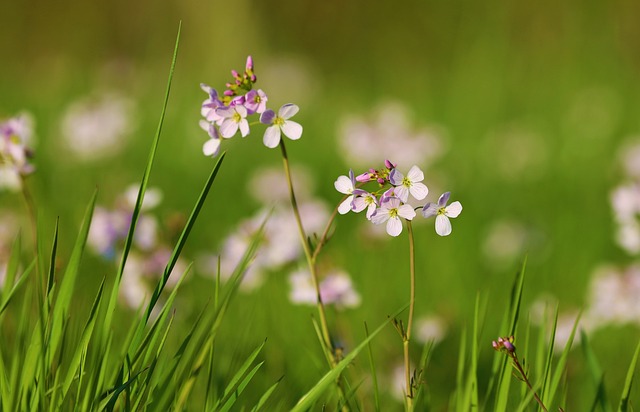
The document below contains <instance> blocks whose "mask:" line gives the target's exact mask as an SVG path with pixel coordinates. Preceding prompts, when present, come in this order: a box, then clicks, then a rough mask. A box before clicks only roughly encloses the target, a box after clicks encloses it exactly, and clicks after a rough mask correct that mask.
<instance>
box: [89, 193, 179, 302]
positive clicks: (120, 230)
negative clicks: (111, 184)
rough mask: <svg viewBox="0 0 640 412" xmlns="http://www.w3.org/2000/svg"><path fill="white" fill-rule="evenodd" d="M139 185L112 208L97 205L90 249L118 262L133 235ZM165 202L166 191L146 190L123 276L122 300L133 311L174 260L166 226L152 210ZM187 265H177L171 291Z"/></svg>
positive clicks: (145, 298) (173, 273)
mask: <svg viewBox="0 0 640 412" xmlns="http://www.w3.org/2000/svg"><path fill="white" fill-rule="evenodd" d="M138 190H139V186H138V185H132V186H130V187H129V188H127V190H126V191H125V192H124V193H123V194H122V195H121V196H120V197H118V199H117V200H116V202H115V203H116V205H115V207H114V208H112V209H108V208H105V207H103V206H97V207H96V210H95V212H94V216H93V221H92V223H91V228H90V230H89V238H88V240H87V243H88V245H89V247H90V248H91V249H92V250H93V251H94V252H95V253H97V254H98V255H100V256H102V257H103V258H104V259H106V260H109V261H112V262H114V263H117V260H118V258H119V256H120V253H121V249H122V247H123V246H124V241H125V239H126V237H127V234H128V232H129V226H130V224H131V216H132V213H133V210H134V208H135V204H136V200H137V197H138ZM161 201H162V192H161V191H160V190H159V189H156V188H149V189H147V191H146V194H145V197H144V201H143V202H142V206H141V208H140V215H139V216H138V222H137V225H136V230H135V232H134V237H133V245H132V249H131V252H130V253H129V256H128V258H127V263H126V265H125V268H124V273H123V275H122V285H121V287H120V298H121V299H122V301H123V302H124V303H125V304H126V305H127V306H128V307H130V308H132V309H138V308H139V307H140V306H141V305H142V304H143V303H145V302H147V298H148V297H149V296H151V293H152V292H153V289H154V288H155V286H156V284H157V283H158V281H159V280H160V279H161V277H162V275H163V273H164V269H165V266H166V264H167V263H168V262H169V259H170V257H171V248H169V246H167V245H166V244H164V243H163V242H162V237H161V229H162V226H161V224H160V222H159V220H158V218H157V217H156V216H155V215H153V214H151V211H152V210H153V209H154V208H155V207H157V206H158V205H159V204H160V202H161ZM185 268H186V265H185V263H184V260H183V259H179V260H178V262H176V265H175V267H174V268H173V271H172V272H171V275H170V276H169V279H168V280H167V284H166V287H167V290H171V288H172V287H173V286H174V285H175V283H176V282H177V280H178V278H179V276H180V275H181V274H182V273H183V272H184V270H185Z"/></svg>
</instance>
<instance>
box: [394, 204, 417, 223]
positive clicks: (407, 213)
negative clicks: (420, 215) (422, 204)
mask: <svg viewBox="0 0 640 412" xmlns="http://www.w3.org/2000/svg"><path fill="white" fill-rule="evenodd" d="M398 216H400V217H403V218H405V219H407V220H411V219H413V218H414V217H416V211H415V210H413V207H411V205H402V206H400V207H399V208H398Z"/></svg>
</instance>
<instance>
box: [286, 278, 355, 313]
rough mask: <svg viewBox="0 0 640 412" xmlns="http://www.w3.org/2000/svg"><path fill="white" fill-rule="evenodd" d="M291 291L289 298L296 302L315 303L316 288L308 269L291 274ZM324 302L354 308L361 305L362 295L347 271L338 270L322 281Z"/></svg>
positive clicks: (321, 292)
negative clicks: (354, 287) (357, 290)
mask: <svg viewBox="0 0 640 412" xmlns="http://www.w3.org/2000/svg"><path fill="white" fill-rule="evenodd" d="M289 283H291V292H290V293H289V299H290V300H291V302H292V303H294V304H306V305H315V304H316V303H317V296H316V290H315V288H314V286H313V279H312V278H311V274H310V273H309V271H307V270H299V271H296V272H294V273H292V274H291V275H290V276H289ZM320 296H321V297H322V303H324V304H326V305H335V306H336V307H337V308H354V307H357V306H359V305H360V300H361V299H360V295H359V294H358V292H356V291H355V290H354V289H353V284H352V282H351V278H350V277H349V275H348V274H347V273H346V272H343V271H336V272H332V273H330V274H328V275H327V276H326V277H325V278H324V279H323V280H322V281H321V282H320Z"/></svg>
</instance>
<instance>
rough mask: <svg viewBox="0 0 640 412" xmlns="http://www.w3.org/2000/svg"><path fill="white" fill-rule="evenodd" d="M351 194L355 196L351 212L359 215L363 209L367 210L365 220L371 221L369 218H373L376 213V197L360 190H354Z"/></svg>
mask: <svg viewBox="0 0 640 412" xmlns="http://www.w3.org/2000/svg"><path fill="white" fill-rule="evenodd" d="M353 194H354V195H355V198H354V199H353V207H352V209H353V211H354V212H356V213H360V212H362V211H363V210H364V209H367V212H366V216H367V219H369V220H371V216H373V214H374V213H375V212H376V208H377V207H378V200H377V199H376V197H375V196H374V195H372V194H371V193H369V192H367V191H366V190H362V189H356V190H354V191H353Z"/></svg>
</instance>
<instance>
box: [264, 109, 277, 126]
mask: <svg viewBox="0 0 640 412" xmlns="http://www.w3.org/2000/svg"><path fill="white" fill-rule="evenodd" d="M275 118H276V112H274V111H273V110H271V109H268V110H265V111H264V112H262V114H261V115H260V123H262V124H273V120H274V119H275Z"/></svg>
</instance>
